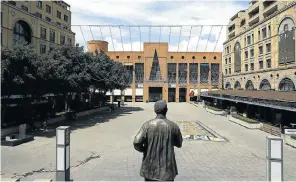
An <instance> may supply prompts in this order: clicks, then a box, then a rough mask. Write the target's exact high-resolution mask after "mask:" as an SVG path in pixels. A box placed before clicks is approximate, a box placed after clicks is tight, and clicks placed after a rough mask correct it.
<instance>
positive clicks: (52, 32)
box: [50, 30, 55, 42]
mask: <svg viewBox="0 0 296 182" xmlns="http://www.w3.org/2000/svg"><path fill="white" fill-rule="evenodd" d="M50 42H55V31H53V30H50Z"/></svg>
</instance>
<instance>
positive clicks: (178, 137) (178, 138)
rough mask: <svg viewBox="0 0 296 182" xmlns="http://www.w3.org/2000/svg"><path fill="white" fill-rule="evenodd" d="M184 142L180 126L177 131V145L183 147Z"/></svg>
mask: <svg viewBox="0 0 296 182" xmlns="http://www.w3.org/2000/svg"><path fill="white" fill-rule="evenodd" d="M182 143H183V137H182V133H181V130H180V128H179V127H178V129H177V133H176V145H175V146H176V147H178V148H181V147H182Z"/></svg>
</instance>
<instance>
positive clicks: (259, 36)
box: [258, 30, 261, 41]
mask: <svg viewBox="0 0 296 182" xmlns="http://www.w3.org/2000/svg"><path fill="white" fill-rule="evenodd" d="M259 40H261V32H260V30H258V41H259Z"/></svg>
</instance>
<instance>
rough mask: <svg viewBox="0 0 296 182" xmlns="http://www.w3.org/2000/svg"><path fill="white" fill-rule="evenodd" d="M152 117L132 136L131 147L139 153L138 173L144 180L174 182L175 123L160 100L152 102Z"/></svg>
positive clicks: (179, 143)
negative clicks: (140, 157) (154, 115)
mask: <svg viewBox="0 0 296 182" xmlns="http://www.w3.org/2000/svg"><path fill="white" fill-rule="evenodd" d="M154 111H155V113H156V115H157V116H156V118H155V119H152V120H150V121H147V122H146V123H144V124H143V126H142V127H141V129H140V131H139V132H138V134H137V135H136V136H135V139H134V147H135V149H136V150H137V151H139V152H143V161H142V166H141V172H140V175H141V176H142V177H144V178H145V181H174V179H175V177H176V176H177V174H178V169H177V164H176V159H175V152H174V146H176V147H178V148H181V146H182V142H183V139H182V134H181V131H180V128H179V126H178V125H177V124H176V123H174V122H172V121H170V120H168V119H167V118H166V113H167V111H168V108H167V104H166V102H165V101H164V100H160V101H157V102H156V103H155V105H154Z"/></svg>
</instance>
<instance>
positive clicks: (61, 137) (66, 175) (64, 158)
mask: <svg viewBox="0 0 296 182" xmlns="http://www.w3.org/2000/svg"><path fill="white" fill-rule="evenodd" d="M56 136H57V138H56V181H70V127H69V126H60V127H58V128H57V129H56Z"/></svg>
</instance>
